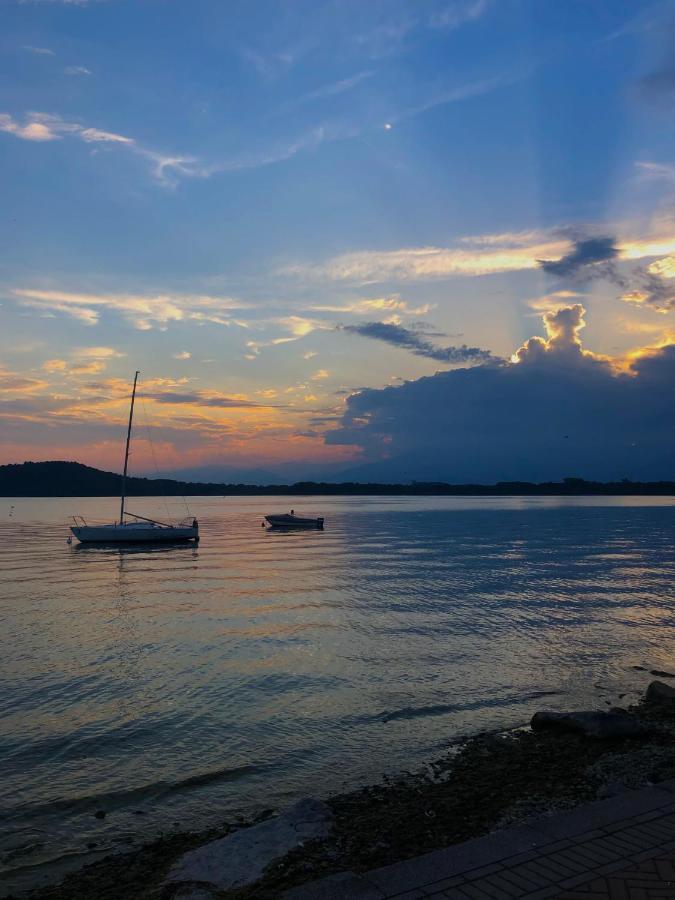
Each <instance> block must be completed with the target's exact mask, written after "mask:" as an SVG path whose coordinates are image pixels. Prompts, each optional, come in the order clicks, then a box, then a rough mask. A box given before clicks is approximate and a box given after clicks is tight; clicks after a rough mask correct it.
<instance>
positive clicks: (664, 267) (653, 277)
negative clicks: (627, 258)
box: [621, 257, 675, 313]
mask: <svg viewBox="0 0 675 900" xmlns="http://www.w3.org/2000/svg"><path fill="white" fill-rule="evenodd" d="M673 265H675V257H666V258H665V259H662V260H658V261H657V262H655V263H652V265H651V266H647V268H646V269H640V270H638V272H637V273H635V275H634V276H633V278H632V279H631V280H632V284H631V285H630V290H628V291H625V292H624V293H623V294H622V295H621V299H622V300H624V301H625V302H626V303H633V304H636V305H637V306H649V307H651V308H652V309H654V310H656V311H657V312H660V313H667V312H668V311H669V310H671V309H675V279H674V277H673V276H675V271H673Z"/></svg>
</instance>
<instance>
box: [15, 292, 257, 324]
mask: <svg viewBox="0 0 675 900" xmlns="http://www.w3.org/2000/svg"><path fill="white" fill-rule="evenodd" d="M8 297H9V299H14V300H15V302H17V303H18V304H19V305H21V306H27V307H30V308H32V309H36V310H39V311H40V312H42V313H43V314H45V315H53V314H54V313H63V314H65V315H68V316H70V317H71V318H74V319H77V320H78V321H80V322H83V323H84V324H85V325H96V324H98V322H99V319H100V315H101V312H102V311H108V312H110V311H112V312H116V313H119V314H121V315H122V316H123V317H124V318H125V319H126V320H127V321H128V322H129V323H130V324H132V325H134V327H136V328H138V329H140V330H141V331H148V330H150V329H151V328H155V327H160V328H165V327H167V326H168V325H169V324H170V323H171V322H181V321H192V322H203V323H206V322H210V323H214V324H217V325H230V324H231V314H232V311H233V310H241V309H244V308H246V306H247V304H245V303H243V302H242V301H239V300H234V299H232V298H231V297H211V296H207V295H199V294H155V295H152V294H79V293H74V292H70V291H59V290H42V289H38V288H15V289H13V290H12V291H11V292H10V294H9V295H8Z"/></svg>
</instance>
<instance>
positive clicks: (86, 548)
mask: <svg viewBox="0 0 675 900" xmlns="http://www.w3.org/2000/svg"><path fill="white" fill-rule="evenodd" d="M197 549H198V542H197V541H194V540H186V539H185V538H183V539H182V540H181V539H176V540H175V541H163V542H162V543H156V542H154V541H129V542H127V543H124V544H121V543H119V542H118V541H87V542H86V543H82V544H73V551H75V552H77V553H95V552H96V551H97V550H98V551H106V550H107V551H114V552H115V553H118V554H119V555H120V556H127V555H130V554H133V553H168V552H174V551H176V550H192V552H193V553H195V554H196V552H197Z"/></svg>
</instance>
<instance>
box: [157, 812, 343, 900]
mask: <svg viewBox="0 0 675 900" xmlns="http://www.w3.org/2000/svg"><path fill="white" fill-rule="evenodd" d="M332 823H333V816H332V813H331V811H330V810H329V808H328V807H327V806H326V804H325V803H322V802H321V801H320V800H313V799H311V798H309V799H305V800H299V801H298V802H297V803H295V804H294V805H293V806H291V807H290V809H288V810H287V811H286V812H285V813H283V815H280V816H277V817H275V818H274V819H267V820H266V821H265V822H260V823H259V824H258V825H253V826H251V828H242V829H241V830H240V831H235V832H234V834H229V835H227V836H226V837H224V838H219V839H218V840H216V841H211V842H210V843H208V844H204V845H203V846H202V847H197V849H196V850H191V851H190V852H189V853H186V854H185V855H184V856H182V857H181V858H180V859H179V860H178V862H177V863H175V865H174V866H173V868H172V869H171V871H170V872H169V874H168V875H167V878H166V881H167V882H173V883H175V882H191V883H194V882H201V883H202V884H204V883H206V884H213V885H215V886H216V887H218V888H220V889H221V890H228V889H231V888H238V887H243V886H244V885H247V884H253V883H254V882H256V881H257V880H258V879H259V878H260V877H261V876H262V875H263V873H264V871H265V869H266V868H267V867H268V866H269V865H270V864H271V863H273V862H274V861H275V860H277V859H281V857H283V856H285V855H286V854H287V853H289V852H290V851H291V850H294V849H295V848H296V847H299V846H301V845H302V844H304V843H305V842H306V841H311V840H313V839H314V838H320V837H325V835H327V834H328V833H329V832H330V829H331V827H332Z"/></svg>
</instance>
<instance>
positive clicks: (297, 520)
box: [265, 509, 323, 529]
mask: <svg viewBox="0 0 675 900" xmlns="http://www.w3.org/2000/svg"><path fill="white" fill-rule="evenodd" d="M265 521H267V522H268V523H269V524H270V525H271V526H272V528H321V529H323V516H319V517H318V518H316V519H311V518H306V517H305V516H296V514H295V510H294V509H292V510H291V511H290V513H278V514H277V515H272V516H265Z"/></svg>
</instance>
